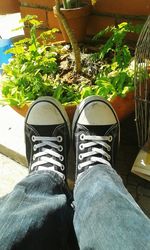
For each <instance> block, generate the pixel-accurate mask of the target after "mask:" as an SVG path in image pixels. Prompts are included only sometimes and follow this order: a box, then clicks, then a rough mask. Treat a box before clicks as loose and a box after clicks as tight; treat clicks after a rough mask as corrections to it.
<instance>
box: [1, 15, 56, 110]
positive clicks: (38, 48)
mask: <svg viewBox="0 0 150 250" xmlns="http://www.w3.org/2000/svg"><path fill="white" fill-rule="evenodd" d="M21 22H25V23H28V24H30V25H31V28H30V37H29V38H25V39H22V40H20V41H19V42H16V43H14V45H13V47H12V48H11V49H9V50H8V51H7V53H12V54H13V59H12V60H11V61H10V63H9V64H5V65H4V66H3V77H2V94H3V96H4V97H5V100H6V99H7V102H9V103H10V104H11V105H17V106H22V105H24V104H25V103H26V102H30V101H32V100H34V99H36V98H37V97H38V96H41V95H45V94H48V93H49V95H51V94H52V85H53V84H55V82H54V80H53V79H54V78H55V77H54V75H56V73H57V71H58V65H57V57H58V55H59V53H58V51H59V47H58V46H57V47H56V46H53V45H52V44H50V45H48V44H47V43H46V40H47V38H49V39H53V37H54V34H55V32H56V31H57V30H56V29H52V30H50V31H48V32H44V33H42V34H41V35H40V36H39V37H37V36H36V29H37V27H39V25H41V22H39V21H38V20H37V19H36V17H33V16H27V17H26V18H24V19H22V20H21ZM39 39H40V42H39Z"/></svg>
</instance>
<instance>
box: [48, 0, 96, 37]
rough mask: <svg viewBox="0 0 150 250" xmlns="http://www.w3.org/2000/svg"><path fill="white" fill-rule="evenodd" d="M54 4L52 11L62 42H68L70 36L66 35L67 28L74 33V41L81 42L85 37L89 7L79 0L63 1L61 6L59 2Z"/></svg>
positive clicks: (56, 1)
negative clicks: (58, 26)
mask: <svg viewBox="0 0 150 250" xmlns="http://www.w3.org/2000/svg"><path fill="white" fill-rule="evenodd" d="M55 3H56V5H55V6H54V8H53V9H54V13H55V15H56V17H57V18H58V22H59V25H60V29H61V32H62V34H63V38H64V40H65V41H66V42H70V36H69V34H68V27H69V29H71V30H72V32H73V33H74V36H75V39H76V40H77V41H78V42H81V41H83V40H84V38H85V35H86V28H87V23H88V19H89V15H90V12H91V6H90V5H89V4H87V3H85V2H82V1H80V0H75V1H74V0H69V1H66V0H64V1H62V4H60V1H59V0H55ZM92 4H94V2H92ZM66 23H67V24H68V25H67V24H66ZM69 32H70V30H69Z"/></svg>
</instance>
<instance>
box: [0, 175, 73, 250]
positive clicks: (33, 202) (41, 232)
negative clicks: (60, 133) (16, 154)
mask: <svg viewBox="0 0 150 250" xmlns="http://www.w3.org/2000/svg"><path fill="white" fill-rule="evenodd" d="M68 196H69V192H68V191H67V189H66V187H65V184H64V183H63V181H62V179H61V178H60V177H59V176H58V175H57V174H56V173H54V172H48V171H39V172H35V173H33V174H30V175H28V176H27V177H26V178H25V179H23V180H22V181H21V182H20V183H18V184H17V185H16V186H15V188H14V190H13V191H12V192H11V193H10V194H8V195H6V196H4V197H3V198H1V199H0V249H2V250H9V249H15V250H17V249H19V250H22V249H25V250H31V249H32V250H47V249H52V250H55V249H57V250H59V249H64V250H67V249H68V241H70V240H71V239H70V237H71V236H70V235H69V233H70V232H72V230H73V229H72V228H73V226H72V216H73V211H72V207H71V202H70V199H69V198H68ZM68 238H69V239H68ZM69 244H71V243H69ZM69 249H70V248H69Z"/></svg>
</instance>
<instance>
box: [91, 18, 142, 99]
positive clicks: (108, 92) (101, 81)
mask: <svg viewBox="0 0 150 250" xmlns="http://www.w3.org/2000/svg"><path fill="white" fill-rule="evenodd" d="M141 28H142V26H141V25H137V26H133V25H131V24H130V23H127V22H123V23H120V24H119V25H118V26H117V27H116V26H108V27H106V29H104V30H102V31H100V32H99V33H98V34H96V35H95V36H94V38H93V40H94V41H98V40H100V39H101V37H103V36H105V35H106V34H108V33H109V34H111V35H110V37H109V38H108V40H107V41H106V43H105V44H104V45H103V46H101V48H100V50H99V51H98V52H97V53H95V54H94V55H92V58H93V60H95V61H97V60H103V61H104V62H105V63H104V65H103V68H102V70H101V71H100V72H99V73H98V74H97V77H96V81H95V83H96V84H97V85H98V86H99V90H98V92H99V94H100V95H102V96H104V97H105V98H107V99H109V100H110V99H112V98H114V97H115V96H117V95H119V96H122V97H124V96H125V95H126V94H127V93H128V92H129V91H131V90H133V89H134V67H132V62H133V55H132V53H131V50H130V48H129V46H128V45H127V44H126V42H125V38H126V35H127V34H128V33H129V32H130V33H140V31H141Z"/></svg>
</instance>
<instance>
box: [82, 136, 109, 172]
mask: <svg viewBox="0 0 150 250" xmlns="http://www.w3.org/2000/svg"><path fill="white" fill-rule="evenodd" d="M80 140H81V141H83V142H82V143H81V144H80V145H79V149H80V151H82V150H84V149H87V152H85V153H80V154H79V160H83V162H82V163H80V164H79V165H78V169H79V170H81V169H82V168H84V167H87V166H88V167H91V165H93V164H94V163H97V162H98V163H102V164H106V165H108V166H111V164H110V162H109V161H110V160H111V156H110V155H109V153H108V152H109V151H111V147H110V146H109V145H108V143H107V142H111V141H112V136H95V135H84V134H81V135H80ZM84 141H89V142H85V143H84ZM98 145H101V146H102V147H103V148H99V147H96V146H98ZM88 148H91V151H88ZM106 150H107V152H106ZM98 154H100V155H101V156H98ZM94 155H97V156H94ZM102 156H105V158H106V160H105V159H104V158H103V157H102ZM87 157H88V158H90V159H88V160H87V161H86V160H84V158H87Z"/></svg>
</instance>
